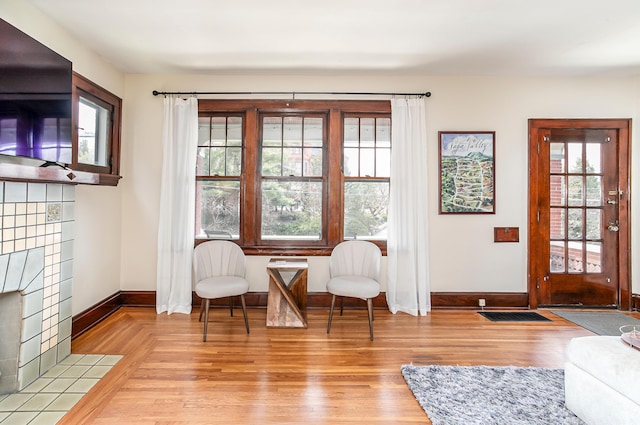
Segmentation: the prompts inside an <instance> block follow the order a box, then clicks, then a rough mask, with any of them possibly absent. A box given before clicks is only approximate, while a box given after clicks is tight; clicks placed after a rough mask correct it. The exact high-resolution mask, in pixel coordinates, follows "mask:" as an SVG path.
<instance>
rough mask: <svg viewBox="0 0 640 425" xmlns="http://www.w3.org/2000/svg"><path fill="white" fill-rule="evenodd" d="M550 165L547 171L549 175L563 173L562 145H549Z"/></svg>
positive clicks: (563, 157) (563, 156) (563, 154)
mask: <svg viewBox="0 0 640 425" xmlns="http://www.w3.org/2000/svg"><path fill="white" fill-rule="evenodd" d="M549 148H550V155H549V156H550V164H549V169H550V172H551V173H564V165H565V151H564V143H551V144H550V147H549Z"/></svg>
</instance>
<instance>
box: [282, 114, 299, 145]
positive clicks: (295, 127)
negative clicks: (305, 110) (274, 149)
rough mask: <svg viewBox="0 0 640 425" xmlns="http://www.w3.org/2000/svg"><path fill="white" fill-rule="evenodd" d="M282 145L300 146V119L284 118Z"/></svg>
mask: <svg viewBox="0 0 640 425" xmlns="http://www.w3.org/2000/svg"><path fill="white" fill-rule="evenodd" d="M283 139H284V145H285V146H302V117H285V118H284V138H283Z"/></svg>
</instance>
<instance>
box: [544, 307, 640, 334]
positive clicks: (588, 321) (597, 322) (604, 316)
mask: <svg viewBox="0 0 640 425" xmlns="http://www.w3.org/2000/svg"><path fill="white" fill-rule="evenodd" d="M551 312H552V313H553V314H555V315H556V316H560V317H562V318H563V319H566V320H568V321H570V322H573V323H575V324H576V325H578V326H581V327H583V328H585V329H587V330H590V331H591V332H593V333H595V334H598V335H609V336H620V334H621V332H620V326H623V325H639V326H640V320H638V319H636V318H635V317H631V316H627V315H626V314H623V313H618V312H615V311H560V310H552V311H551Z"/></svg>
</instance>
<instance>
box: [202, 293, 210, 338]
mask: <svg viewBox="0 0 640 425" xmlns="http://www.w3.org/2000/svg"><path fill="white" fill-rule="evenodd" d="M208 324H209V298H207V300H206V301H205V302H204V332H203V333H202V342H207V325H208Z"/></svg>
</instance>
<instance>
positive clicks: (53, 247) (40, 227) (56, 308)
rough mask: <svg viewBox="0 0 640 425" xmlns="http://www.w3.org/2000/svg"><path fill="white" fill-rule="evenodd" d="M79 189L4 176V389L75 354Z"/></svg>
mask: <svg viewBox="0 0 640 425" xmlns="http://www.w3.org/2000/svg"><path fill="white" fill-rule="evenodd" d="M74 201H75V188H74V186H71V185H62V184H45V183H23V182H0V220H1V222H0V223H1V225H2V226H1V227H2V234H1V237H0V394H7V393H12V392H16V391H19V390H22V389H23V388H25V387H26V386H27V385H29V384H30V383H31V382H33V381H34V380H36V379H37V378H38V377H39V376H41V375H42V374H44V373H45V372H46V371H47V370H49V369H50V368H51V367H53V366H55V365H56V364H58V363H59V362H60V361H61V360H63V359H64V358H65V357H67V356H68V355H69V354H70V353H71V315H72V313H71V280H72V264H73V216H74Z"/></svg>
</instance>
